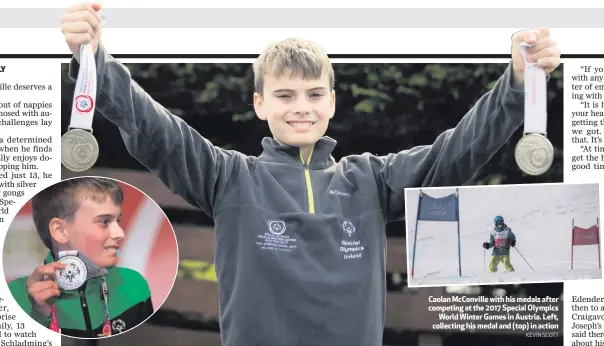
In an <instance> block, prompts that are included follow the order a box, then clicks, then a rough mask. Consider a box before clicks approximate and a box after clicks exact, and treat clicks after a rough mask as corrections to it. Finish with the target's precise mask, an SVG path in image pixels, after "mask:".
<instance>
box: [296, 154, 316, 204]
mask: <svg viewBox="0 0 604 346" xmlns="http://www.w3.org/2000/svg"><path fill="white" fill-rule="evenodd" d="M313 151H314V147H313V148H312V149H311V150H310V154H308V160H307V161H306V162H304V156H302V149H300V160H301V161H302V164H303V165H304V177H305V178H306V193H307V195H308V212H309V213H310V214H314V213H315V200H314V196H313V193H312V182H311V180H310V168H309V165H310V158H311V157H312V153H313Z"/></svg>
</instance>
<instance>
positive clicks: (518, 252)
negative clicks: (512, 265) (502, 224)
mask: <svg viewBox="0 0 604 346" xmlns="http://www.w3.org/2000/svg"><path fill="white" fill-rule="evenodd" d="M514 249H516V251H518V254H519V255H520V257H522V259H523V260H524V261H525V262H526V264H527V265H528V266H529V267H530V268H531V269H532V270H533V271H535V269H533V267H531V265H530V264H529V263H528V261H527V260H526V258H524V256H522V254H521V253H520V250H518V248H517V247H515V246H514Z"/></svg>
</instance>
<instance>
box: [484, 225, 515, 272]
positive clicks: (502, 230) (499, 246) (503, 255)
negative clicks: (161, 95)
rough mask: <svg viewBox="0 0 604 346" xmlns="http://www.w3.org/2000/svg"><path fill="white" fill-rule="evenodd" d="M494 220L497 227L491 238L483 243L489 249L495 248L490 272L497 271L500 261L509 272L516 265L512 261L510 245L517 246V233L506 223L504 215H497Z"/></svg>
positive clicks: (490, 263)
mask: <svg viewBox="0 0 604 346" xmlns="http://www.w3.org/2000/svg"><path fill="white" fill-rule="evenodd" d="M493 221H494V222H495V227H494V229H493V231H492V232H491V236H490V240H489V241H485V242H484V243H483V244H482V247H483V248H485V249H487V250H488V249H489V248H493V253H492V254H491V261H490V262H489V272H491V273H493V272H496V271H497V266H498V265H499V262H503V265H504V267H505V270H506V271H507V272H513V271H514V267H512V264H511V263H510V246H512V247H513V246H516V235H514V233H513V232H512V229H511V228H509V227H508V225H506V224H505V222H504V220H503V217H501V216H496V217H495V219H494V220H493Z"/></svg>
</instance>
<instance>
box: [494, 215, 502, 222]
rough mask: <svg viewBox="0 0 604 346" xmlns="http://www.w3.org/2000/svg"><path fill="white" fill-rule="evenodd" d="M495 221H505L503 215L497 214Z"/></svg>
mask: <svg viewBox="0 0 604 346" xmlns="http://www.w3.org/2000/svg"><path fill="white" fill-rule="evenodd" d="M493 221H494V222H495V223H499V222H503V216H500V215H497V216H495V218H494V219H493Z"/></svg>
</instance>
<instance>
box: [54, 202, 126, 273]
mask: <svg viewBox="0 0 604 346" xmlns="http://www.w3.org/2000/svg"><path fill="white" fill-rule="evenodd" d="M120 216H121V207H120V206H117V205H115V204H114V203H113V201H112V200H111V198H109V196H107V197H106V198H104V200H103V201H101V202H98V201H95V200H93V199H91V198H81V199H80V200H79V209H78V210H77V211H76V213H75V215H74V218H73V221H72V222H64V223H63V224H62V230H61V232H60V233H59V234H60V236H59V237H58V238H59V239H57V237H55V240H56V241H58V242H59V243H60V244H62V245H63V246H64V247H67V248H69V249H71V250H78V251H80V252H82V253H83V254H84V255H85V256H86V257H88V258H89V259H90V260H91V261H93V262H94V263H95V264H96V265H98V266H100V267H101V268H107V267H111V266H114V265H116V264H117V259H118V257H117V250H118V248H119V243H120V241H121V240H122V239H123V238H124V231H123V230H122V228H121V227H120V225H119V223H118V221H119V217H120Z"/></svg>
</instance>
